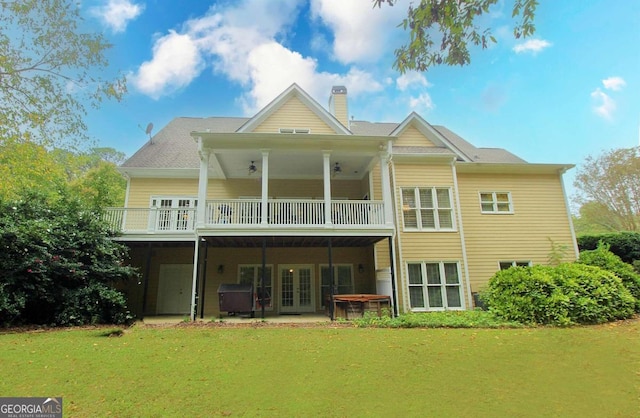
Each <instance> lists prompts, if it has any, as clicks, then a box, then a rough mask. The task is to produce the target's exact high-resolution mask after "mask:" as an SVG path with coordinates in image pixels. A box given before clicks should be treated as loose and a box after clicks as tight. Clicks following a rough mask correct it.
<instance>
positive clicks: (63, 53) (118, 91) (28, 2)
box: [0, 0, 126, 146]
mask: <svg viewBox="0 0 640 418" xmlns="http://www.w3.org/2000/svg"><path fill="white" fill-rule="evenodd" d="M80 21H81V18H80V13H79V6H78V2H77V1H75V0H15V1H3V0H0V146H3V145H4V144H6V143H7V142H9V141H17V142H25V141H31V142H35V143H37V144H41V145H47V146H51V145H58V146H60V145H63V144H64V145H72V146H75V145H78V144H80V143H81V142H83V141H85V140H87V139H88V135H87V132H86V130H87V127H86V125H85V123H84V116H85V115H86V109H85V105H91V106H95V107H97V106H98V105H99V104H100V103H101V101H102V100H104V99H116V100H120V99H121V98H122V96H123V94H124V93H125V92H126V84H125V80H124V78H123V77H120V76H119V77H117V78H115V79H113V80H105V79H103V78H102V77H101V76H100V75H99V73H100V72H102V71H103V70H105V69H106V67H107V65H108V62H107V60H106V58H105V52H106V51H107V50H108V49H109V48H110V47H111V45H110V44H109V43H107V42H106V41H105V39H104V37H103V36H102V35H101V34H92V33H86V32H83V31H81V30H80V28H79V26H78V24H79V22H80Z"/></svg>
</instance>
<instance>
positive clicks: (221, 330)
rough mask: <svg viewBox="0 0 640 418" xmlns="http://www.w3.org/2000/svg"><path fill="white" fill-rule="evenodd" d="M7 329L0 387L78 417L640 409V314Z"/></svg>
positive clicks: (616, 412)
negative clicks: (491, 325)
mask: <svg viewBox="0 0 640 418" xmlns="http://www.w3.org/2000/svg"><path fill="white" fill-rule="evenodd" d="M104 334H105V329H79V330H58V331H45V332H24V333H5V334H2V335H0V370H1V371H2V379H0V396H62V397H63V398H64V412H65V416H80V417H96V416H100V417H103V416H117V417H136V416H141V417H146V416H157V417H170V416H176V417H183V416H202V417H208V416H277V417H288V416H303V417H312V416H326V417H332V416H336V417H347V416H348V417H354V416H356V417H357V416H391V417H410V416H415V417H447V416H452V417H544V416H556V417H638V416H640V321H639V320H637V319H636V320H633V321H626V322H619V323H615V324H609V325H603V326H593V327H577V328H568V329H560V328H523V329H372V328H355V327H345V326H335V327H332V326H331V325H327V326H315V327H301V326H297V327H294V326H291V327H282V326H279V327H270V326H261V325H260V326H255V327H230V326H193V327H190V326H174V327H164V328H150V327H144V326H135V327H132V328H129V329H126V330H125V332H124V334H123V335H121V336H116V337H106V336H104Z"/></svg>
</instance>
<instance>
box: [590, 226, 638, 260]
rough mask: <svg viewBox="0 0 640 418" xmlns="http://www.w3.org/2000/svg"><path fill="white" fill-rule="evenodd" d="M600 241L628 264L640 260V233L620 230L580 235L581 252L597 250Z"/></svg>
mask: <svg viewBox="0 0 640 418" xmlns="http://www.w3.org/2000/svg"><path fill="white" fill-rule="evenodd" d="M600 243H602V244H605V245H606V246H607V249H608V250H610V251H611V252H612V253H613V254H615V255H617V256H618V257H620V259H621V260H622V261H624V262H625V263H628V264H634V263H636V262H637V261H640V233H638V232H619V233H615V234H599V235H583V236H581V237H578V247H579V248H580V252H583V251H588V250H595V249H596V248H598V246H599V245H600Z"/></svg>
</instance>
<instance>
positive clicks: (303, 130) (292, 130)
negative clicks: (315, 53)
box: [279, 128, 311, 134]
mask: <svg viewBox="0 0 640 418" xmlns="http://www.w3.org/2000/svg"><path fill="white" fill-rule="evenodd" d="M279 132H280V133H281V134H309V133H311V129H309V128H280V130H279Z"/></svg>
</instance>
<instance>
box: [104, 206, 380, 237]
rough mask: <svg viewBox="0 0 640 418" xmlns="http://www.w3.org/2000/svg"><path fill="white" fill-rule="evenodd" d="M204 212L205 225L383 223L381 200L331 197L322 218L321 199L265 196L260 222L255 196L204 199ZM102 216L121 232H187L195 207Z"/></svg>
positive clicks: (119, 210)
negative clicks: (329, 206) (329, 204)
mask: <svg viewBox="0 0 640 418" xmlns="http://www.w3.org/2000/svg"><path fill="white" fill-rule="evenodd" d="M205 211H206V212H205V224H206V227H208V228H227V227H239V228H246V227H257V226H259V225H267V226H274V227H283V228H287V227H303V228H317V227H326V226H327V225H333V226H336V227H355V228H366V227H374V226H377V227H380V226H383V225H384V223H385V222H384V206H383V203H382V201H372V200H333V201H332V202H331V210H330V213H329V219H325V211H324V201H322V200H318V199H269V200H268V201H267V213H266V214H267V216H266V219H265V221H264V222H263V219H262V202H261V201H260V200H259V199H216V200H208V201H207V204H206V208H205ZM104 219H105V220H106V221H107V222H108V223H109V224H110V225H111V227H112V228H113V230H114V231H120V232H123V233H160V232H162V233H180V232H189V231H193V230H194V228H195V224H196V208H150V209H145V208H107V209H106V210H105V215H104Z"/></svg>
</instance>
